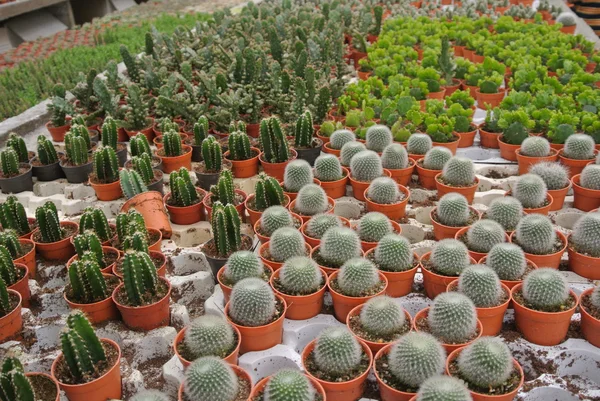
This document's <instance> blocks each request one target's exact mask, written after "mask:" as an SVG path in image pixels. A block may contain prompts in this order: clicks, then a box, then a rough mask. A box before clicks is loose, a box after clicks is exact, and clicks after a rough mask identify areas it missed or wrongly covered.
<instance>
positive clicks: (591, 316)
mask: <svg viewBox="0 0 600 401" xmlns="http://www.w3.org/2000/svg"><path fill="white" fill-rule="evenodd" d="M580 299H581V333H582V334H583V337H584V338H585V339H586V340H587V341H588V342H589V343H590V344H592V345H593V346H596V347H597V346H598V345H600V287H598V286H596V287H593V288H590V289H588V290H585V291H584V292H583V293H582V294H581V298H580Z"/></svg>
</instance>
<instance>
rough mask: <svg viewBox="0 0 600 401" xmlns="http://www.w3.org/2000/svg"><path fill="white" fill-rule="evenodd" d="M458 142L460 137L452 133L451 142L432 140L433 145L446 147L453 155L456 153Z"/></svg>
mask: <svg viewBox="0 0 600 401" xmlns="http://www.w3.org/2000/svg"><path fill="white" fill-rule="evenodd" d="M459 143H460V137H459V136H458V135H454V140H453V141H451V142H433V143H432V145H433V146H441V147H442V148H447V149H449V150H450V152H452V154H453V155H455V154H456V151H457V150H458V144H459Z"/></svg>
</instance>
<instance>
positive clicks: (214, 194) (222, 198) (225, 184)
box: [210, 170, 235, 205]
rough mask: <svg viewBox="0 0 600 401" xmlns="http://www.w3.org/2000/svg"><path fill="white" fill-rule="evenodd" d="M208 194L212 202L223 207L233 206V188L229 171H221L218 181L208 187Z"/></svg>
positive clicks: (231, 175) (231, 174)
mask: <svg viewBox="0 0 600 401" xmlns="http://www.w3.org/2000/svg"><path fill="white" fill-rule="evenodd" d="M210 193H211V199H212V201H213V202H216V201H219V202H221V203H222V204H223V205H233V204H235V187H234V185H233V173H232V172H231V170H222V171H221V174H219V181H217V184H216V185H212V186H211V187H210Z"/></svg>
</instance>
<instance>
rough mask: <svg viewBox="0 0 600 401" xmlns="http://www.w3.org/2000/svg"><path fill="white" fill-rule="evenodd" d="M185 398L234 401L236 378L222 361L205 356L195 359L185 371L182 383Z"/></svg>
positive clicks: (204, 400)
mask: <svg viewBox="0 0 600 401" xmlns="http://www.w3.org/2000/svg"><path fill="white" fill-rule="evenodd" d="M183 388H184V393H185V396H186V397H187V398H188V399H190V400H203V401H234V400H235V399H236V397H237V395H238V391H239V384H238V378H237V376H236V374H235V372H234V371H233V369H232V368H231V366H229V364H228V363H227V362H225V361H223V360H222V359H219V358H216V357H211V356H206V357H204V358H200V359H196V360H195V361H194V362H192V364H191V365H190V366H189V367H188V368H187V369H186V371H185V377H184V381H183Z"/></svg>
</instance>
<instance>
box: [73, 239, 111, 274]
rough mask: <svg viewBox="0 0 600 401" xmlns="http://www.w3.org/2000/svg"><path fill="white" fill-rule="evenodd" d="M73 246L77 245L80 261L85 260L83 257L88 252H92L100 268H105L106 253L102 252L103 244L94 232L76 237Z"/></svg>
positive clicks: (76, 249)
mask: <svg viewBox="0 0 600 401" xmlns="http://www.w3.org/2000/svg"><path fill="white" fill-rule="evenodd" d="M73 245H75V251H76V252H77V256H79V259H83V256H84V255H85V254H87V253H88V252H91V253H92V255H93V256H94V259H95V261H96V263H98V265H100V267H102V268H105V267H106V263H104V253H103V252H102V243H101V242H100V239H99V238H98V237H97V236H96V234H94V233H93V232H91V231H90V232H86V233H83V234H79V235H76V236H75V238H73Z"/></svg>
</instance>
